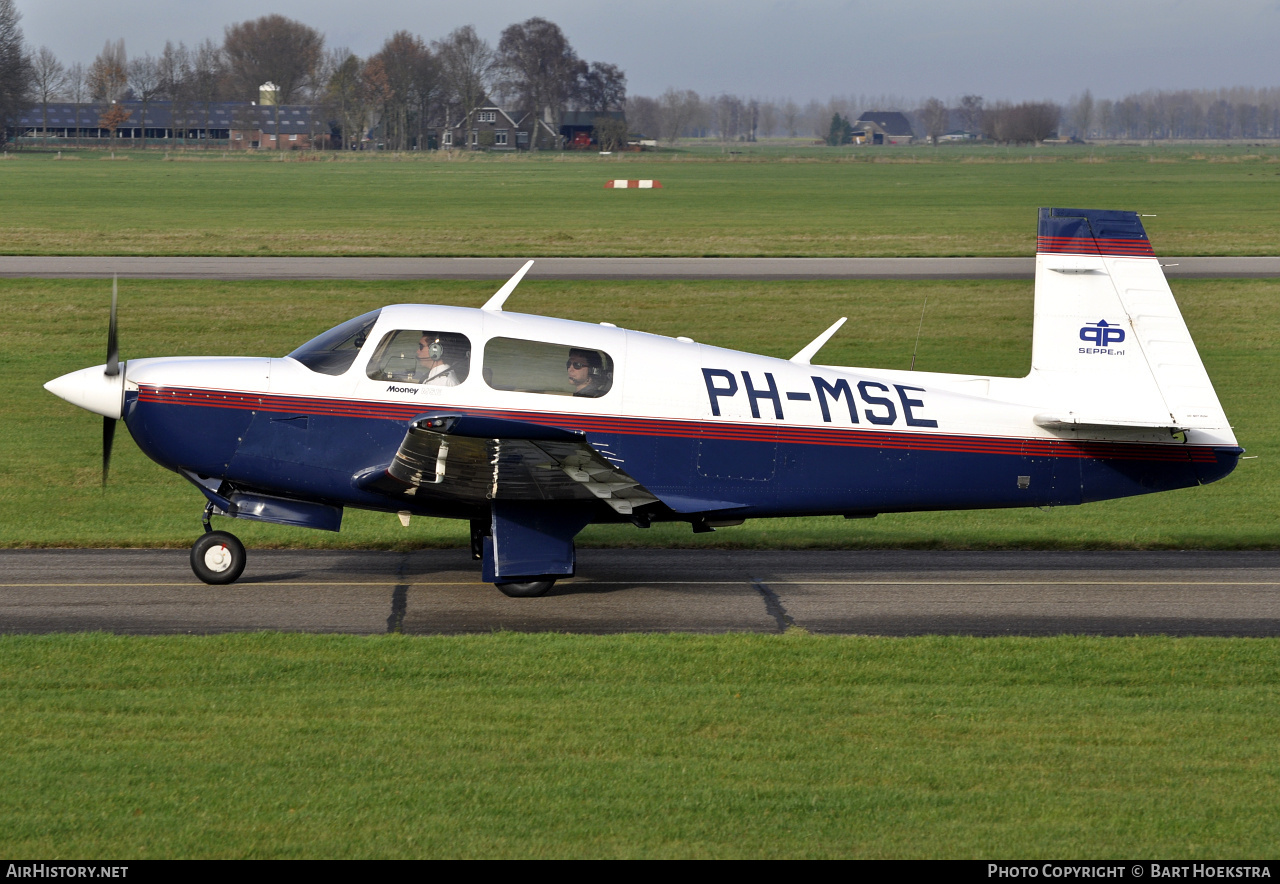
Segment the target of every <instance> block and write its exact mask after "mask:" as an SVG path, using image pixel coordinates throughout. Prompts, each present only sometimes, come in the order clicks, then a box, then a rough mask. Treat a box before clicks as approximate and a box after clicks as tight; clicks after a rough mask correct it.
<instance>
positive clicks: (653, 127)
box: [627, 95, 662, 138]
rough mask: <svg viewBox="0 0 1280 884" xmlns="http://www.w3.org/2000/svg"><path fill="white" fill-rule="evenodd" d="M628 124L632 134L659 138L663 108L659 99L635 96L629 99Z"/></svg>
mask: <svg viewBox="0 0 1280 884" xmlns="http://www.w3.org/2000/svg"><path fill="white" fill-rule="evenodd" d="M627 122H628V123H629V124H630V126H629V128H630V129H631V131H632V132H639V133H640V134H641V135H643V136H644V137H646V138H658V137H659V136H660V135H661V132H662V108H661V106H660V105H659V104H658V101H657V99H654V98H649V97H648V96H644V95H633V96H632V97H631V98H628V99H627Z"/></svg>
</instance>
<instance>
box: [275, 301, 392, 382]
mask: <svg viewBox="0 0 1280 884" xmlns="http://www.w3.org/2000/svg"><path fill="white" fill-rule="evenodd" d="M381 312H382V311H381V310H374V311H373V312H372V313H366V314H364V315H363V316H357V317H356V318H355V319H348V320H347V321H346V322H344V323H342V325H339V326H335V327H334V328H331V329H329V330H328V331H327V332H325V333H324V334H322V335H319V336H317V337H314V338H312V339H311V340H309V341H307V342H306V343H305V344H303V345H302V346H301V347H299V348H298V349H297V350H294V351H293V352H292V353H290V354H289V356H290V357H291V358H293V359H296V360H298V361H299V362H301V363H302V364H303V365H305V366H306V367H307V368H309V369H311V370H312V371H318V372H320V374H332V375H340V374H343V373H344V372H345V371H346V370H347V369H348V368H350V367H351V363H353V362H355V360H356V354H357V353H359V352H360V348H361V347H363V346H364V342H365V341H366V340H368V338H369V331H370V330H371V329H372V328H373V324H374V323H375V322H377V321H378V314H379V313H381Z"/></svg>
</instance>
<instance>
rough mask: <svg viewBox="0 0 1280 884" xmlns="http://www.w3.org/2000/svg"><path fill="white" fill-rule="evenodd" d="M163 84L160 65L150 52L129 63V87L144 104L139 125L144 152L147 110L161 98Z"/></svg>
mask: <svg viewBox="0 0 1280 884" xmlns="http://www.w3.org/2000/svg"><path fill="white" fill-rule="evenodd" d="M162 82H163V81H162V80H161V78H160V63H159V62H158V61H156V59H155V57H154V56H153V55H152V54H151V53H150V52H148V53H146V54H145V55H143V56H142V57H141V58H135V59H133V61H131V62H129V87H130V88H131V89H132V90H133V94H134V96H135V97H136V98H137V100H138V101H140V102H142V113H141V119H140V120H139V121H138V124H139V126H140V127H141V129H140V131H141V132H142V148H143V150H145V149H146V147H147V109H148V108H149V107H150V106H151V103H152V102H153V101H155V100H156V98H158V97H159V95H160V87H161V83H162Z"/></svg>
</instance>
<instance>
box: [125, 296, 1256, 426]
mask: <svg viewBox="0 0 1280 884" xmlns="http://www.w3.org/2000/svg"><path fill="white" fill-rule="evenodd" d="M400 329H404V330H416V329H433V330H443V331H447V332H449V333H452V334H456V335H462V336H465V337H466V339H467V340H468V341H469V342H470V347H471V352H470V371H469V373H468V375H467V377H466V379H465V380H464V381H463V382H462V383H460V384H458V385H457V386H452V387H445V386H436V385H423V384H419V385H412V384H405V383H398V382H395V381H389V380H386V379H383V378H374V377H369V376H368V371H367V367H368V366H369V365H370V363H371V360H372V359H373V358H374V356H375V351H376V350H377V348H378V346H379V342H381V341H383V340H384V338H385V337H386V336H387V334H388V333H390V332H393V331H395V330H400ZM499 338H501V339H516V340H520V341H532V342H539V343H543V344H550V345H562V346H563V347H565V348H585V349H590V350H595V351H600V352H602V353H605V354H607V355H608V357H609V358H610V359H611V360H612V362H613V372H612V387H611V388H610V389H609V391H608V392H607V393H606V394H605V395H603V396H600V397H599V398H579V397H575V396H573V395H570V392H571V388H570V387H568V386H566V387H565V388H564V390H563V391H562V394H561V395H555V394H549V393H547V392H527V391H522V390H515V389H496V388H495V387H494V386H493V385H490V384H489V383H487V382H486V379H485V377H486V369H487V368H488V366H486V348H487V345H488V344H489V342H490V341H492V340H494V339H499ZM126 374H127V387H128V388H129V389H134V390H136V389H138V388H139V386H153V387H166V388H192V389H200V390H220V389H225V390H232V391H239V392H260V393H264V394H271V395H273V396H289V397H302V398H308V397H319V398H324V399H334V398H338V399H350V400H353V402H354V403H360V402H367V403H371V404H373V403H399V404H404V405H408V404H420V405H421V406H422V410H423V411H430V410H449V409H454V408H457V409H466V410H484V411H494V412H503V413H508V414H510V413H519V414H521V415H523V416H524V418H523V419H526V420H532V419H536V418H535V417H533V416H534V415H536V414H537V413H539V412H546V413H549V414H591V415H608V416H617V417H619V418H622V419H627V418H637V419H646V418H652V419H665V420H678V421H679V420H684V421H701V422H724V423H731V424H738V425H742V424H761V425H766V424H773V425H788V426H812V427H820V428H825V429H828V430H830V429H841V428H847V429H849V430H851V431H858V430H876V431H886V430H891V431H893V432H895V433H899V432H901V433H920V434H943V435H951V434H959V435H965V436H994V437H1000V438H1035V439H1073V440H1078V439H1089V438H1106V439H1111V440H1116V441H1143V442H1167V443H1173V442H1174V440H1172V439H1171V438H1170V435H1169V433H1167V432H1164V433H1161V432H1158V431H1150V430H1146V431H1136V430H1135V431H1133V432H1127V433H1126V432H1119V431H1117V429H1116V428H1107V429H1105V430H1102V429H1097V428H1094V429H1090V428H1080V429H1077V430H1071V431H1063V430H1050V429H1046V428H1044V427H1041V426H1038V425H1037V424H1036V422H1035V418H1036V416H1037V415H1039V414H1043V413H1045V412H1046V411H1052V410H1053V409H1054V408H1055V407H1056V406H1058V405H1060V403H1055V402H1054V401H1046V399H1045V396H1046V388H1045V387H1044V386H1043V385H1041V384H1039V383H1037V382H1036V378H1035V377H1034V376H1033V377H1029V378H991V377H976V376H967V375H952V374H934V373H928V372H911V371H895V370H883V369H879V370H878V369H863V368H845V367H834V366H821V365H808V364H801V363H794V362H790V361H788V360H785V359H777V358H772V357H766V356H759V355H754V354H750V353H744V352H739V351H734V350H726V349H722V348H718V347H712V346H708V345H703V344H697V343H694V342H692V341H685V340H681V339H674V338H668V337H664V336H660V335H652V334H646V333H643V332H637V331H628V330H625V329H620V328H615V327H611V326H605V325H593V324H589V323H582V322H574V321H569V320H563V319H554V318H549V317H542V316H531V315H525V314H518V313H508V312H498V311H487V310H477V309H471V308H461V307H440V306H426V305H395V306H390V307H386V308H384V309H383V310H382V311H381V313H380V315H379V316H378V319H377V322H376V324H375V326H374V328H373V329H372V331H371V332H370V334H369V335H368V338H367V340H366V341H365V343H364V345H363V347H362V348H361V349H360V352H359V355H357V356H356V358H355V360H354V361H353V362H352V364H351V366H350V368H349V369H348V370H346V371H345V372H343V373H342V374H339V375H328V374H321V373H318V372H316V371H313V370H311V369H309V368H307V367H306V366H304V365H302V364H301V363H300V362H298V361H297V360H295V359H291V358H275V359H266V358H212V357H206V358H181V357H179V358H164V359H134V360H130V361H129V363H128V365H127V372H126ZM820 382H821V383H820ZM842 384H843V385H846V386H847V388H848V391H849V393H848V395H847V396H845V395H844V390H843V389H842V388H841V385H842ZM507 386H510V385H507ZM731 388H732V392H730V389H731ZM850 399H853V400H854V402H853V413H852V414H851V413H850V402H849V400H850ZM824 405H825V406H826V409H825V410H826V415H825V416H824V413H823V411H824V409H823V406H824ZM717 412H718V413H717ZM934 424H936V426H934ZM1178 441H1181V440H1178ZM1186 441H1187V442H1188V443H1193V444H1228V445H1234V444H1235V439H1234V436H1233V435H1232V433H1231V431H1230V428H1229V427H1220V428H1208V429H1195V430H1191V431H1189V432H1188V435H1187V439H1186Z"/></svg>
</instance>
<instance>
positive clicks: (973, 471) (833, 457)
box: [124, 388, 1242, 520]
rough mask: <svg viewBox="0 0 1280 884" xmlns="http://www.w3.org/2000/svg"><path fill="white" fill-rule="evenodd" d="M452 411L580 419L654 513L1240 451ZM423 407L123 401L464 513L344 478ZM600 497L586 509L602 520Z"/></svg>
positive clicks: (1058, 476) (144, 420) (226, 450)
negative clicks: (596, 509)
mask: <svg viewBox="0 0 1280 884" xmlns="http://www.w3.org/2000/svg"><path fill="white" fill-rule="evenodd" d="M454 411H455V412H462V413H467V412H469V411H476V413H484V414H487V415H489V416H500V417H504V418H509V419H514V420H525V421H531V422H536V423H542V424H548V425H554V426H558V427H562V428H565V429H571V430H579V431H582V432H584V433H585V434H586V438H587V440H588V441H589V442H590V443H591V444H592V445H593V446H594V447H595V448H596V449H597V450H600V451H607V452H609V453H610V455H611V459H612V460H613V461H614V462H615V463H616V464H617V465H618V466H619V467H621V468H622V469H623V470H625V471H626V472H627V473H628V474H629V475H631V476H632V477H634V478H635V479H636V480H638V481H640V482H641V483H642V484H643V485H644V486H645V487H646V488H647V489H648V490H649V491H650V492H652V493H653V494H654V495H656V496H657V497H658V498H659V499H661V500H662V501H664V502H665V503H668V504H670V505H671V507H672V509H673V510H675V512H672V511H670V510H667V509H665V508H661V507H651V509H658V510H660V513H654V515H655V517H659V518H662V517H666V518H689V517H690V516H689V513H693V512H716V511H720V512H723V513H725V515H730V514H731V515H732V517H734V518H746V517H762V516H790V515H802V514H848V515H857V514H870V513H883V512H903V511H913V510H944V509H981V508H994V507H1020V506H1056V505H1072V504H1079V503H1085V502H1090V501H1096V500H1104V499H1108V498H1116V497H1128V496H1132V495H1137V494H1146V493H1150V492H1154V491H1166V490H1171V489H1175V488H1184V487H1190V486H1195V485H1201V484H1206V483H1208V482H1213V481H1215V480H1217V479H1220V478H1222V477H1223V476H1225V475H1227V474H1228V473H1229V472H1231V470H1232V469H1234V467H1235V465H1236V462H1237V459H1238V458H1239V455H1240V454H1241V453H1242V449H1240V448H1238V447H1227V446H1219V447H1214V446H1203V445H1187V444H1181V445H1179V444H1151V443H1129V442H1087V441H1085V442H1076V441H1068V440H1059V439H1044V438H1028V439H1016V438H1003V437H1001V438H994V437H981V436H960V435H946V434H938V433H928V434H926V433H908V432H887V431H871V430H866V429H860V428H859V429H849V428H839V429H837V428H831V429H824V428H814V427H799V426H790V425H782V424H778V425H764V426H762V425H761V424H760V423H753V424H725V423H703V422H698V421H677V420H666V419H650V418H627V417H616V416H598V415H584V414H548V413H545V412H532V411H530V412H515V411H503V412H499V413H495V412H494V411H492V410H489V411H484V412H480V411H478V410H471V409H454ZM422 413H423V411H422V407H421V406H415V405H414V404H412V403H408V404H406V403H370V402H357V401H350V400H315V399H290V398H289V397H284V396H276V395H271V394H254V393H222V392H220V391H214V390H203V391H191V390H175V389H165V388H143V389H142V390H141V391H140V392H130V393H129V394H128V395H127V397H126V403H125V409H124V417H125V421H126V424H127V426H128V428H129V431H130V433H131V434H132V435H133V437H134V439H135V440H136V441H137V443H138V445H139V447H140V448H141V449H142V450H143V452H145V453H146V454H147V455H148V456H149V457H151V458H152V459H153V460H155V461H157V462H158V463H160V464H162V465H164V466H166V467H169V468H171V469H178V470H184V471H186V472H188V473H194V474H197V475H199V476H200V477H207V478H210V479H217V480H223V481H226V482H228V483H230V484H232V485H234V486H236V487H239V488H241V489H251V490H254V491H257V492H260V493H265V494H272V495H278V496H283V497H294V498H298V499H302V500H310V501H316V502H322V503H327V504H331V505H336V506H354V507H358V508H364V509H374V510H385V511H396V510H409V511H411V512H414V513H419V514H423V515H433V516H445V517H457V518H474V517H476V516H477V515H478V514H479V511H478V510H477V507H476V506H475V505H468V504H459V503H455V502H450V501H444V500H434V501H433V500H432V499H431V497H430V495H429V492H427V493H423V494H420V495H418V496H416V497H415V498H414V499H413V500H412V501H406V500H404V499H400V498H395V499H393V498H391V497H389V496H387V495H385V494H382V493H379V492H377V491H373V490H364V489H362V488H360V487H357V486H356V484H355V483H354V482H353V477H355V476H356V475H357V474H359V473H361V472H362V471H368V470H369V469H371V468H376V467H379V466H382V465H385V464H387V463H389V462H390V460H391V458H392V456H393V455H394V454H395V452H396V450H397V448H398V446H399V445H400V442H401V440H402V439H403V438H404V435H405V432H406V428H407V426H408V424H409V422H410V421H411V420H412V419H413V418H415V417H417V416H419V415H421V414H422ZM677 502H683V503H685V504H686V505H683V506H680V505H677ZM689 502H695V503H697V502H701V504H702V505H697V506H689V505H687V504H688V503H689ZM600 510H601V511H600V516H599V518H600V520H610V519H614V518H617V517H615V516H614V515H613V514H612V511H611V510H609V509H607V508H606V507H604V506H603V505H602V506H601V507H600ZM677 513H680V515H678V514H677Z"/></svg>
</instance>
